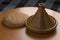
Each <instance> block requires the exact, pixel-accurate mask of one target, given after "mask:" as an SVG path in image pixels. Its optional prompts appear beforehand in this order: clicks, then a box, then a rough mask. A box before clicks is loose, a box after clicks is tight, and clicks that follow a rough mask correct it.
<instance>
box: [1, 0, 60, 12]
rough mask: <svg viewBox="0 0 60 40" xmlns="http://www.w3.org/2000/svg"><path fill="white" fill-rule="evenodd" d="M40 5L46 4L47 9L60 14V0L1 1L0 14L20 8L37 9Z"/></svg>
mask: <svg viewBox="0 0 60 40" xmlns="http://www.w3.org/2000/svg"><path fill="white" fill-rule="evenodd" d="M38 3H45V7H46V8H48V9H52V10H54V11H57V12H60V0H0V12H4V11H6V10H10V9H13V8H18V7H24V6H25V7H28V6H34V7H37V6H38Z"/></svg>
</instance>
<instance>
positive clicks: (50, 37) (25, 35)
mask: <svg viewBox="0 0 60 40" xmlns="http://www.w3.org/2000/svg"><path fill="white" fill-rule="evenodd" d="M37 9H38V8H37V7H22V8H16V9H12V10H8V11H5V12H3V13H2V14H0V40H60V14H59V13H58V12H55V11H52V10H50V9H46V11H47V12H48V14H49V15H51V16H53V17H55V18H56V20H57V21H58V26H57V28H56V30H55V31H54V32H51V33H47V34H39V35H37V34H35V33H31V32H29V31H26V26H25V27H23V28H18V29H10V28H7V27H5V26H4V25H2V23H1V22H2V19H3V17H4V16H5V15H6V14H10V13H13V12H24V13H26V14H28V15H29V16H31V15H34V14H35V12H36V11H37Z"/></svg>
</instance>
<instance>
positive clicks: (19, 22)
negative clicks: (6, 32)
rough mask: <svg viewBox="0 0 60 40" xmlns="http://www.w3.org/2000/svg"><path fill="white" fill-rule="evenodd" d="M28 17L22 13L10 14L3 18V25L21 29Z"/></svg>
mask: <svg viewBox="0 0 60 40" xmlns="http://www.w3.org/2000/svg"><path fill="white" fill-rule="evenodd" d="M28 17H29V16H28V15H27V14H24V13H22V12H19V13H17V12H15V13H11V14H8V15H6V16H5V17H4V18H3V24H5V25H7V26H8V27H22V26H23V25H25V21H26V20H27V18H28Z"/></svg>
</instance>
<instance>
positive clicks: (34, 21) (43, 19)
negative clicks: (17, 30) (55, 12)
mask: <svg viewBox="0 0 60 40" xmlns="http://www.w3.org/2000/svg"><path fill="white" fill-rule="evenodd" d="M26 25H27V29H29V30H31V31H33V32H36V33H44V32H49V31H52V30H54V29H55V28H56V26H57V23H56V19H55V18H54V17H52V16H50V15H48V13H47V12H46V10H45V5H44V4H43V3H40V4H39V6H38V10H37V12H36V13H35V15H33V16H31V17H29V18H28V19H27V23H26Z"/></svg>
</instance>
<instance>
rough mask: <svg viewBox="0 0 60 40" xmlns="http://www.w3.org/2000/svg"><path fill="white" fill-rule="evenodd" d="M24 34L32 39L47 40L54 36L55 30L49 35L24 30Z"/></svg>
mask: <svg viewBox="0 0 60 40" xmlns="http://www.w3.org/2000/svg"><path fill="white" fill-rule="evenodd" d="M26 33H27V35H28V36H29V37H31V38H34V39H48V38H51V37H53V36H55V34H56V29H55V30H54V31H52V32H50V33H34V32H31V31H29V30H27V29H26Z"/></svg>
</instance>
